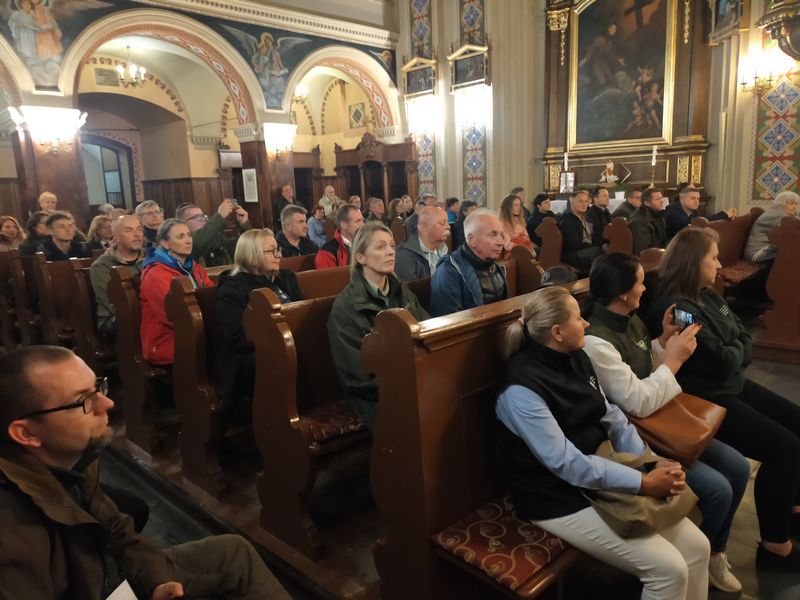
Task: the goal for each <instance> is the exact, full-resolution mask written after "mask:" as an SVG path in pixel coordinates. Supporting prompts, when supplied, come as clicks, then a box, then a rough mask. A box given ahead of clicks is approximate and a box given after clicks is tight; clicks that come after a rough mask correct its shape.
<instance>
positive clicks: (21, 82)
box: [0, 35, 52, 103]
mask: <svg viewBox="0 0 800 600" xmlns="http://www.w3.org/2000/svg"><path fill="white" fill-rule="evenodd" d="M0 62H2V64H3V66H4V67H5V70H6V71H7V73H4V74H3V75H4V79H7V80H8V82H7V83H8V84H10V85H13V86H14V87H15V91H16V94H17V95H18V96H20V98H18V100H19V101H20V103H21V102H22V96H26V95H29V94H33V93H36V84H35V83H34V81H33V76H32V75H31V72H30V71H29V70H28V66H27V65H26V64H25V63H24V62H23V61H22V59H21V58H20V57H19V54H17V52H16V50H14V47H13V46H12V45H11V44H10V43H9V42H8V40H7V39H6V38H5V37H3V36H2V35H0ZM12 93H13V92H12ZM49 93H50V94H52V92H49Z"/></svg>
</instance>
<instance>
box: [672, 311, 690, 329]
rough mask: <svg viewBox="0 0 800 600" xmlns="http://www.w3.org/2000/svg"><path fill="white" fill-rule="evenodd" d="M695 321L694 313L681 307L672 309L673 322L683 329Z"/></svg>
mask: <svg viewBox="0 0 800 600" xmlns="http://www.w3.org/2000/svg"><path fill="white" fill-rule="evenodd" d="M693 323H694V315H693V314H692V313H690V312H686V311H685V310H681V309H680V308H677V307H675V308H673V309H672V324H673V325H677V326H678V327H680V328H681V329H686V328H687V327H688V326H689V325H692V324H693Z"/></svg>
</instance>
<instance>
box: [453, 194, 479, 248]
mask: <svg viewBox="0 0 800 600" xmlns="http://www.w3.org/2000/svg"><path fill="white" fill-rule="evenodd" d="M476 208H478V203H477V202H473V201H472V200H464V201H463V202H462V203H461V206H459V207H458V218H457V219H456V222H455V223H453V225H452V226H451V229H452V231H453V250H455V249H456V248H458V247H459V246H461V244H463V243H464V221H465V220H466V219H467V217H468V216H469V213H471V212H472V211H473V210H475V209H476Z"/></svg>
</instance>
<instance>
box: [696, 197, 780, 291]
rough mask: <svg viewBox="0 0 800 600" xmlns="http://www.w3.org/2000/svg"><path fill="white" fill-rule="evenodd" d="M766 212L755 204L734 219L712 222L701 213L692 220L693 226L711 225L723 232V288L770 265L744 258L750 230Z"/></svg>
mask: <svg viewBox="0 0 800 600" xmlns="http://www.w3.org/2000/svg"><path fill="white" fill-rule="evenodd" d="M763 212H764V209H762V208H760V207H754V208H751V209H750V212H749V213H747V214H746V215H741V216H738V217H734V218H733V219H725V220H722V221H710V222H709V221H708V220H706V219H705V218H704V217H699V218H697V219H695V220H694V221H692V227H710V228H711V229H714V230H715V231H716V232H717V233H718V234H719V262H720V263H721V264H722V269H720V272H719V282H720V284H721V289H722V290H725V289H726V288H732V287H735V286H737V285H739V284H740V283H742V282H743V281H745V280H747V279H750V278H752V277H754V276H755V275H757V274H758V273H760V272H761V271H762V270H763V269H765V268H766V265H765V264H764V263H753V262H750V261H749V260H746V259H745V258H744V249H745V246H747V238H748V237H749V236H750V230H751V229H752V228H753V223H755V222H756V219H758V217H759V216H761V213H763Z"/></svg>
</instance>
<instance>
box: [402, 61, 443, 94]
mask: <svg viewBox="0 0 800 600" xmlns="http://www.w3.org/2000/svg"><path fill="white" fill-rule="evenodd" d="M400 71H402V73H403V79H404V80H405V87H406V93H405V99H406V100H408V99H409V98H416V97H417V96H424V95H426V94H435V93H436V60H435V59H430V58H421V57H419V56H417V57H416V58H412V59H411V60H410V61H408V62H407V63H406V64H404V65H403V67H402V68H401V69H400Z"/></svg>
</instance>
